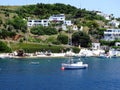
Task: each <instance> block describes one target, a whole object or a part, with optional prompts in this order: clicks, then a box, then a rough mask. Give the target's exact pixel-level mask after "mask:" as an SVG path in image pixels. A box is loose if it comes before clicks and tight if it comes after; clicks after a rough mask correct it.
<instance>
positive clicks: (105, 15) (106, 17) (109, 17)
mask: <svg viewBox="0 0 120 90" xmlns="http://www.w3.org/2000/svg"><path fill="white" fill-rule="evenodd" d="M97 15H100V16H103V17H104V18H105V19H106V20H111V16H110V15H108V14H104V13H102V12H97Z"/></svg>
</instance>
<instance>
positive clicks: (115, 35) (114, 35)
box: [104, 29, 120, 41]
mask: <svg viewBox="0 0 120 90" xmlns="http://www.w3.org/2000/svg"><path fill="white" fill-rule="evenodd" d="M119 38H120V29H108V30H106V31H104V40H106V41H113V40H115V39H119Z"/></svg>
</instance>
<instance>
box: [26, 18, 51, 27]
mask: <svg viewBox="0 0 120 90" xmlns="http://www.w3.org/2000/svg"><path fill="white" fill-rule="evenodd" d="M27 25H28V26H29V27H32V26H38V25H42V26H49V20H48V19H43V20H28V22H27Z"/></svg>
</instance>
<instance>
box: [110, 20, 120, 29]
mask: <svg viewBox="0 0 120 90" xmlns="http://www.w3.org/2000/svg"><path fill="white" fill-rule="evenodd" d="M109 24H111V25H112V26H113V27H118V26H119V25H120V22H119V21H117V20H112V21H110V22H109Z"/></svg>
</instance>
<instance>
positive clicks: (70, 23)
mask: <svg viewBox="0 0 120 90" xmlns="http://www.w3.org/2000/svg"><path fill="white" fill-rule="evenodd" d="M63 24H64V25H66V26H71V25H73V24H72V22H71V20H65V21H64V22H63Z"/></svg>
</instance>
